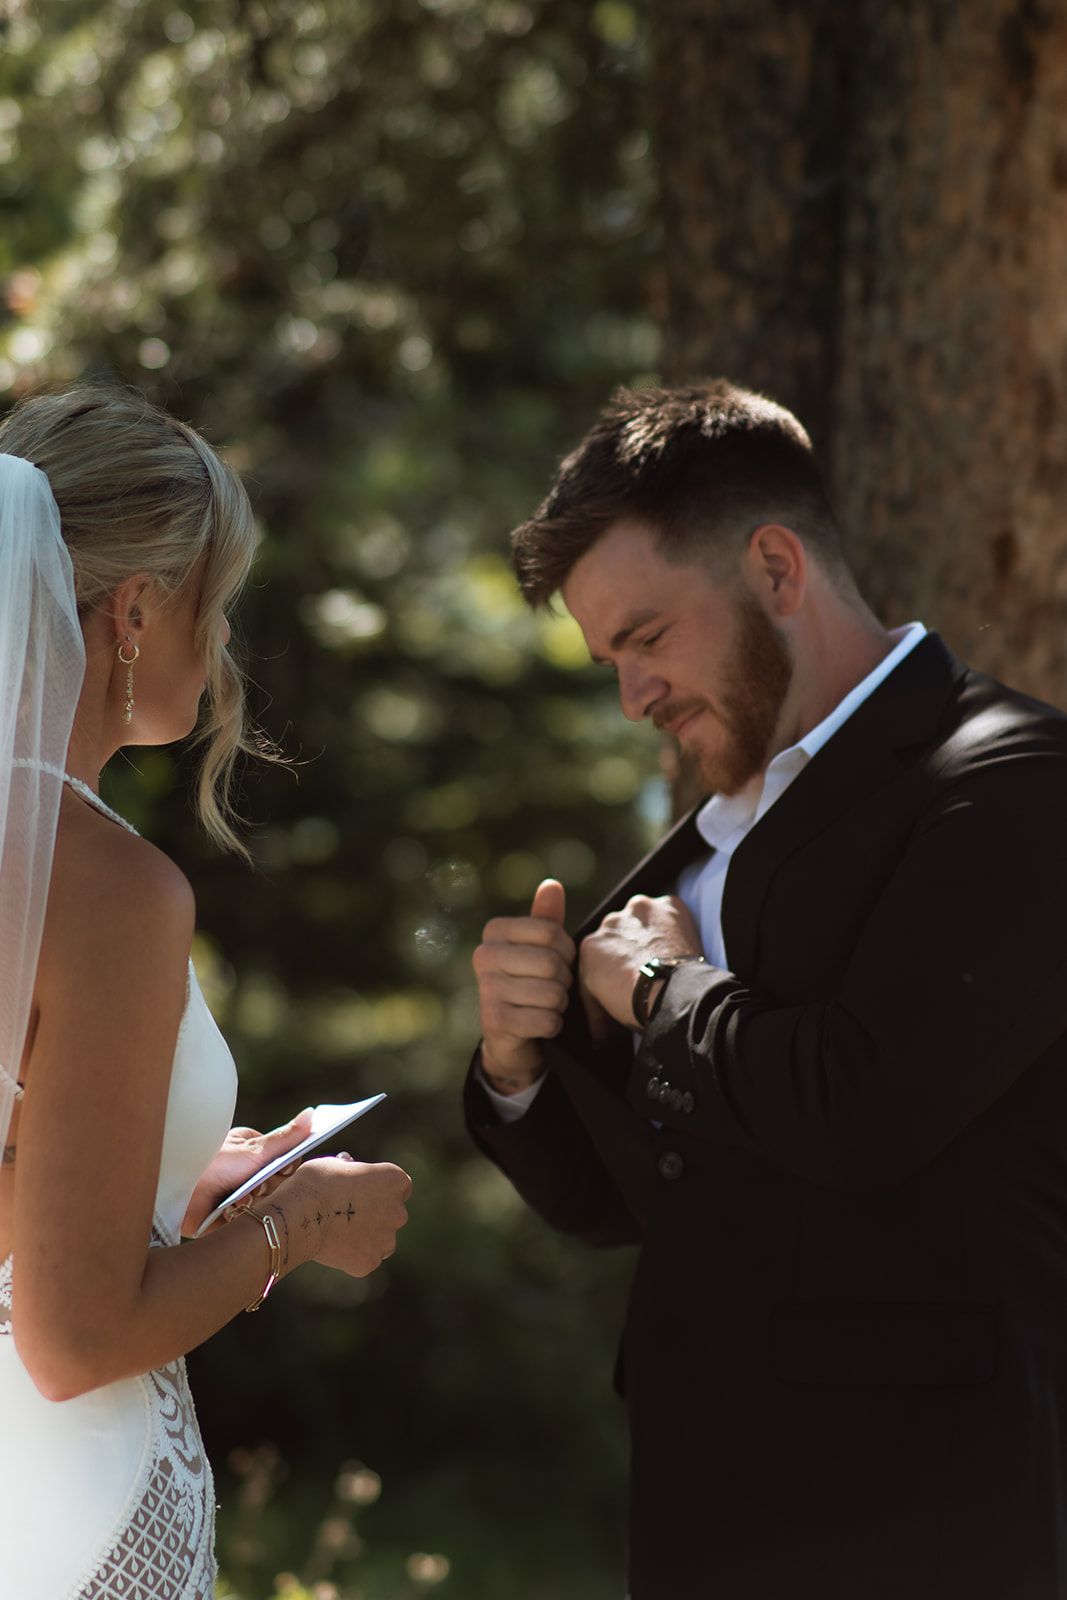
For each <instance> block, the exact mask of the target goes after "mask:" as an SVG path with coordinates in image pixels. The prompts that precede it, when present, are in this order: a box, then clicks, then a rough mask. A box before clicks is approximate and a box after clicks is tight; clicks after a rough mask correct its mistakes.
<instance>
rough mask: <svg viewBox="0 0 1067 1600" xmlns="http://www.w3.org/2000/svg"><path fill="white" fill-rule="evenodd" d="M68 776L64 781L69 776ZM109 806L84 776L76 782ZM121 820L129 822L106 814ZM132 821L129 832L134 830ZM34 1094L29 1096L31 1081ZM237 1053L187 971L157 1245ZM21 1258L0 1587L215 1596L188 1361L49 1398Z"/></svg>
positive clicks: (47, 1598) (2, 1391) (215, 1122)
mask: <svg viewBox="0 0 1067 1600" xmlns="http://www.w3.org/2000/svg"><path fill="white" fill-rule="evenodd" d="M68 781H69V780H68ZM71 787H72V788H75V787H76V788H77V789H78V792H79V793H81V794H82V797H83V798H84V799H85V800H86V801H87V802H88V803H90V804H93V805H95V806H96V807H97V808H98V809H99V810H101V811H105V810H106V808H105V807H104V806H103V804H102V802H101V801H100V800H99V797H98V796H96V795H95V794H94V793H93V792H92V791H91V790H88V789H87V786H83V785H80V784H71ZM108 814H109V815H112V816H113V817H114V820H115V821H116V822H121V823H123V824H124V825H125V826H126V827H129V826H130V825H129V824H128V823H125V820H124V819H123V818H119V817H117V816H115V815H114V813H110V812H108ZM131 831H133V830H132V829H131ZM30 1092H31V1093H32V1087H31V1090H30ZM235 1097H236V1074H235V1072H234V1067H233V1058H232V1057H231V1056H230V1053H229V1051H228V1050H227V1048H226V1045H225V1042H224V1041H223V1039H222V1036H221V1034H220V1033H219V1031H218V1029H217V1028H216V1026H215V1023H214V1021H213V1019H212V1017H211V1014H210V1012H209V1011H208V1008H207V1006H206V1004H205V1002H204V999H203V996H202V994H201V993H200V989H199V986H198V985H197V982H196V977H195V974H194V973H193V971H192V968H191V967H190V969H189V985H188V991H187V998H186V1005H185V1011H184V1014H183V1016H182V1021H181V1026H180V1028H179V1032H178V1041H177V1045H176V1047H175V1054H174V1066H173V1070H172V1073H171V1083H170V1092H169V1096H168V1101H167V1115H166V1123H165V1128H164V1137H163V1152H162V1158H161V1161H160V1175H159V1185H158V1188H157V1192H156V1200H155V1218H154V1226H153V1230H152V1246H153V1247H154V1248H162V1249H165V1248H168V1247H175V1246H177V1245H178V1240H179V1229H180V1226H181V1219H182V1216H183V1215H184V1212H185V1207H186V1205H187V1204H188V1200H189V1196H190V1194H191V1193H192V1189H193V1186H194V1184H195V1182H196V1180H197V1178H198V1177H199V1176H200V1174H201V1172H203V1170H204V1168H205V1167H206V1166H207V1164H208V1162H209V1161H210V1160H211V1158H212V1157H213V1155H214V1154H215V1152H216V1150H217V1149H218V1147H219V1145H220V1144H221V1143H222V1140H223V1138H224V1136H225V1133H226V1130H227V1129H228V1128H229V1126H230V1122H231V1119H232V1115H233V1107H234V1100H235ZM15 1276H17V1274H15V1273H14V1270H13V1257H11V1256H9V1257H8V1258H7V1260H6V1261H4V1262H3V1263H0V1418H2V1419H3V1420H2V1423H0V1426H2V1428H3V1430H4V1434H5V1436H6V1437H7V1438H9V1439H11V1440H12V1441H14V1440H16V1439H17V1440H18V1441H19V1447H18V1449H17V1450H9V1451H0V1504H3V1505H4V1507H5V1518H6V1515H7V1513H8V1512H10V1515H11V1524H10V1528H9V1527H8V1525H7V1522H6V1520H5V1528H4V1536H3V1541H2V1543H0V1574H2V1578H3V1581H2V1583H0V1589H2V1591H3V1595H4V1596H5V1597H6V1596H7V1595H9V1594H10V1595H12V1596H15V1595H17V1596H18V1600H212V1596H213V1595H214V1589H215V1575H216V1566H215V1556H214V1512H215V1489H214V1481H213V1478H212V1474H211V1468H210V1465H209V1463H208V1460H207V1457H206V1455H205V1453H204V1446H203V1441H202V1439H201V1437H200V1430H199V1427H198V1425H197V1420H196V1412H195V1410H194V1408H193V1401H192V1396H191V1394H190V1392H189V1386H188V1381H187V1379H186V1372H185V1362H184V1360H182V1359H179V1360H177V1361H173V1362H170V1363H169V1364H168V1365H166V1366H163V1367H157V1368H156V1369H155V1370H154V1371H152V1372H146V1373H143V1374H142V1375H141V1376H139V1377H135V1378H128V1379H122V1380H120V1381H118V1382H115V1383H111V1384H105V1385H103V1386H102V1387H101V1388H99V1389H94V1390H91V1391H89V1392H88V1393H87V1394H84V1395H79V1396H76V1397H75V1398H74V1399H72V1400H64V1401H59V1402H56V1401H49V1400H45V1399H44V1398H43V1397H42V1396H41V1395H40V1394H39V1393H38V1391H37V1389H36V1388H35V1387H34V1385H33V1382H32V1380H31V1379H30V1377H29V1374H28V1373H27V1372H26V1370H25V1368H24V1367H23V1366H22V1363H21V1361H20V1360H19V1358H18V1352H17V1350H16V1349H15V1343H14V1340H13V1339H12V1338H11V1337H3V1336H2V1335H10V1333H11V1310H10V1308H11V1304H12V1296H13V1293H15V1292H17V1291H15V1290H14V1288H13V1283H12V1279H13V1277H15Z"/></svg>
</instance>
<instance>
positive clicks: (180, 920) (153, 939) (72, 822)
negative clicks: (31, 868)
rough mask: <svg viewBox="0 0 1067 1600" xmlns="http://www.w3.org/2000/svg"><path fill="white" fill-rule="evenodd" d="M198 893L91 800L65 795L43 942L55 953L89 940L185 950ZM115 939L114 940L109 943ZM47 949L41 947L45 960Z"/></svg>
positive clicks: (167, 861)
mask: <svg viewBox="0 0 1067 1600" xmlns="http://www.w3.org/2000/svg"><path fill="white" fill-rule="evenodd" d="M195 911H196V908H195V904H194V900H193V891H192V889H191V887H190V885H189V881H188V879H187V878H186V877H185V874H184V873H183V872H182V871H181V870H180V868H179V867H177V866H176V865H175V863H174V862H173V861H172V860H171V859H170V857H169V856H167V855H164V853H163V851H162V850H160V849H158V848H157V847H156V846H155V845H154V844H152V843H151V842H150V841H149V840H148V839H142V838H141V837H140V836H139V835H138V834H135V833H130V832H129V831H128V830H127V829H126V828H123V827H120V826H119V824H118V823H116V822H113V821H112V820H111V819H110V818H109V817H106V816H104V815H103V813H102V812H99V811H97V810H95V809H94V808H93V807H92V806H91V805H90V804H89V803H88V802H87V801H84V800H81V799H79V797H78V796H77V795H74V794H72V793H71V792H70V791H69V790H67V791H65V792H64V795H63V803H62V807H61V810H60V818H59V827H58V830H57V832H56V849H55V858H54V861H53V866H52V882H51V888H50V891H49V900H48V915H47V921H46V926H45V941H46V945H47V946H52V947H53V948H54V949H56V951H57V953H61V952H62V950H63V949H64V948H69V944H70V942H71V941H73V942H74V943H76V944H78V945H82V944H84V942H85V941H86V940H87V939H90V940H93V941H100V942H101V943H103V944H106V945H109V948H110V949H111V951H112V953H113V952H114V950H115V949H116V948H119V947H121V948H122V949H124V950H125V951H126V952H127V954H128V955H129V954H131V953H133V952H134V951H135V950H136V949H137V948H138V946H139V945H140V944H142V943H143V942H144V941H147V942H148V944H149V945H150V946H151V948H152V949H153V950H154V952H155V953H156V955H157V956H165V955H166V954H167V953H169V952H170V951H172V950H173V951H175V952H177V953H179V954H180V953H182V952H184V956H187V955H188V952H189V945H190V942H191V940H192V934H193V923H194V918H195ZM110 941H115V942H114V943H111V942H110ZM45 955H46V950H45V949H42V957H44V956H45Z"/></svg>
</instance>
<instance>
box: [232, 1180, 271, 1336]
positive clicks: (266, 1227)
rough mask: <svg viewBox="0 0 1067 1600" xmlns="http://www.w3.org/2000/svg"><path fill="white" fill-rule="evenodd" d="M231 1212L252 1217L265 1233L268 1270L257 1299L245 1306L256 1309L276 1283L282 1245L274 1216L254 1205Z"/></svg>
mask: <svg viewBox="0 0 1067 1600" xmlns="http://www.w3.org/2000/svg"><path fill="white" fill-rule="evenodd" d="M233 1214H234V1216H235V1217H254V1218H255V1219H256V1221H257V1222H258V1223H260V1224H261V1225H262V1227H263V1232H264V1233H265V1234H266V1235H267V1243H268V1244H269V1245H270V1271H269V1272H268V1273H267V1281H266V1283H265V1284H264V1285H263V1293H262V1294H261V1295H260V1297H259V1299H258V1300H253V1301H252V1304H251V1305H250V1306H245V1310H246V1311H258V1310H259V1308H260V1306H261V1305H262V1304H263V1302H264V1300H265V1299H266V1298H267V1296H268V1295H269V1294H270V1292H271V1290H272V1289H273V1288H274V1285H275V1284H276V1283H277V1281H278V1274H279V1272H280V1271H281V1270H282V1247H281V1245H280V1244H279V1242H278V1230H277V1228H276V1227H275V1226H274V1218H273V1217H272V1216H270V1215H268V1214H267V1213H266V1212H263V1211H257V1210H256V1208H255V1206H254V1205H251V1204H249V1205H244V1206H238V1207H237V1209H236V1210H235V1211H234V1213H233Z"/></svg>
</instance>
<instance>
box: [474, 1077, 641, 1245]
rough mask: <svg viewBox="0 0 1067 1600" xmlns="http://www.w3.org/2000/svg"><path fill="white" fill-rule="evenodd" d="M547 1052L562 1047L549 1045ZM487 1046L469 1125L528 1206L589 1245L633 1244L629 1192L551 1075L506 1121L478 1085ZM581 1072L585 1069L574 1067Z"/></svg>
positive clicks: (635, 1231) (634, 1228)
mask: <svg viewBox="0 0 1067 1600" xmlns="http://www.w3.org/2000/svg"><path fill="white" fill-rule="evenodd" d="M545 1050H546V1055H549V1056H550V1057H551V1055H558V1053H559V1052H558V1049H555V1048H551V1047H547V1046H546V1047H545ZM480 1060H481V1050H480V1049H479V1050H478V1051H477V1052H476V1054H475V1057H474V1060H473V1062H472V1064H471V1068H470V1071H469V1073H468V1075H467V1083H466V1087H465V1089H464V1111H465V1114H466V1121H467V1128H468V1131H469V1133H470V1135H471V1137H472V1138H473V1140H474V1142H475V1144H477V1145H478V1147H479V1149H480V1150H482V1151H483V1153H484V1154H485V1155H487V1156H488V1157H489V1159H490V1160H491V1161H493V1162H494V1163H495V1164H496V1166H498V1167H499V1168H500V1170H501V1171H502V1172H503V1173H504V1174H505V1175H506V1176H507V1177H508V1178H509V1179H510V1181H511V1183H512V1184H513V1185H514V1187H515V1189H516V1190H517V1191H518V1193H519V1194H520V1195H522V1197H523V1199H524V1200H525V1201H526V1202H527V1204H528V1205H530V1206H532V1207H533V1209H534V1210H535V1211H537V1212H538V1213H539V1215H540V1216H542V1217H543V1218H544V1220H545V1221H546V1222H547V1223H548V1224H549V1225H550V1226H551V1227H553V1228H556V1229H558V1230H559V1231H560V1232H561V1233H568V1234H573V1235H574V1236H575V1237H576V1238H579V1239H581V1240H583V1241H584V1242H585V1243H586V1244H590V1245H595V1246H601V1247H606V1246H612V1245H620V1244H631V1243H634V1242H636V1240H637V1239H638V1238H639V1237H640V1229H639V1225H638V1223H637V1221H636V1219H635V1217H634V1213H633V1211H632V1209H631V1207H630V1206H629V1205H628V1204H627V1201H626V1199H625V1197H624V1195H623V1192H622V1190H621V1189H620V1187H619V1186H618V1184H617V1183H616V1182H615V1180H614V1179H613V1177H612V1175H611V1174H610V1173H609V1171H608V1169H607V1167H606V1166H605V1165H604V1163H603V1162H602V1161H601V1159H600V1157H599V1155H598V1154H597V1151H596V1148H595V1146H594V1144H593V1141H592V1139H591V1138H590V1136H589V1133H588V1132H587V1130H586V1127H585V1125H584V1124H583V1122H582V1120H581V1118H580V1117H579V1116H578V1114H577V1113H576V1111H575V1109H574V1107H573V1105H572V1104H571V1102H570V1100H569V1099H568V1097H567V1095H566V1093H565V1092H564V1090H563V1088H562V1086H561V1084H560V1081H559V1077H558V1076H557V1074H556V1073H555V1072H553V1071H549V1072H548V1073H547V1075H546V1077H545V1079H544V1082H543V1085H542V1088H541V1090H540V1092H539V1093H538V1095H537V1098H536V1099H535V1100H534V1102H533V1104H532V1105H531V1106H530V1108H529V1110H528V1111H527V1112H526V1113H525V1114H524V1115H523V1116H522V1117H520V1118H518V1120H517V1121H515V1122H502V1121H501V1120H500V1118H499V1117H498V1116H497V1114H496V1111H495V1110H494V1109H493V1106H492V1104H491V1102H490V1100H489V1097H488V1095H487V1094H486V1092H485V1089H484V1088H483V1086H482V1084H481V1083H480V1082H479V1081H478V1076H477V1067H478V1065H479V1063H480ZM573 1070H581V1069H580V1068H578V1066H577V1064H576V1063H574V1064H573Z"/></svg>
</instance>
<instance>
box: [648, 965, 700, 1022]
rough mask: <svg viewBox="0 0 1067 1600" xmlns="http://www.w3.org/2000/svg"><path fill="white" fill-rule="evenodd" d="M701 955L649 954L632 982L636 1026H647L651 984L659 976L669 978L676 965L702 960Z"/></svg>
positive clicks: (655, 981)
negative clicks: (635, 980)
mask: <svg viewBox="0 0 1067 1600" xmlns="http://www.w3.org/2000/svg"><path fill="white" fill-rule="evenodd" d="M703 959H704V957H703V956H651V957H650V958H649V959H648V960H647V961H646V962H645V964H644V965H643V966H642V967H639V968H638V971H637V982H636V983H635V984H634V992H633V999H632V1000H631V1001H630V1004H631V1005H632V1006H633V1012H634V1016H635V1017H636V1018H637V1023H638V1026H639V1027H641V1028H646V1027H647V1026H648V997H649V995H650V994H651V992H652V985H653V984H654V983H658V982H659V980H660V979H661V978H669V977H670V975H671V973H672V972H674V971H675V970H676V969H677V968H678V967H686V966H688V965H689V963H690V962H691V961H703Z"/></svg>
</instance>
